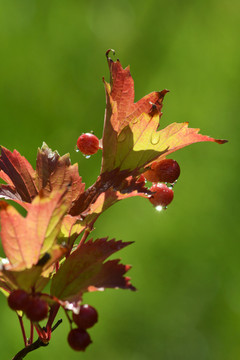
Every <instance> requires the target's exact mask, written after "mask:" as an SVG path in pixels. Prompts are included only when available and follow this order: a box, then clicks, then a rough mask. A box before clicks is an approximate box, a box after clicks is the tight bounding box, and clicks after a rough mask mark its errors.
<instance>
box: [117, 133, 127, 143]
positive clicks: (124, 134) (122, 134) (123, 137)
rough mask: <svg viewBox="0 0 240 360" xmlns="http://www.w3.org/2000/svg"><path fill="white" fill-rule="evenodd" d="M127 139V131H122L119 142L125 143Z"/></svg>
mask: <svg viewBox="0 0 240 360" xmlns="http://www.w3.org/2000/svg"><path fill="white" fill-rule="evenodd" d="M125 139H126V133H125V131H122V132H121V133H120V134H119V136H118V142H123V141H124V140H125Z"/></svg>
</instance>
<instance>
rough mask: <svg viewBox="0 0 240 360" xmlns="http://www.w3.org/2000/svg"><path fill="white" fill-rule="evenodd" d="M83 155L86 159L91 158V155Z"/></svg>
mask: <svg viewBox="0 0 240 360" xmlns="http://www.w3.org/2000/svg"><path fill="white" fill-rule="evenodd" d="M83 156H84V157H85V158H86V159H90V157H91V155H84V154H83Z"/></svg>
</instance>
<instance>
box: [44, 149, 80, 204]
mask: <svg viewBox="0 0 240 360" xmlns="http://www.w3.org/2000/svg"><path fill="white" fill-rule="evenodd" d="M37 177H38V188H39V189H44V193H45V194H46V195H47V194H49V193H50V192H52V191H53V190H59V189H62V188H64V187H67V186H68V187H69V191H68V194H67V197H68V198H69V199H70V200H71V202H74V201H76V199H78V198H79V196H80V195H81V194H82V193H83V191H84V186H85V185H84V184H83V183H82V178H81V177H80V176H79V173H78V164H74V165H71V161H70V156H69V154H65V155H64V156H60V155H59V154H58V152H57V151H52V150H51V149H50V148H49V147H48V146H47V145H46V144H45V143H43V146H42V148H41V149H38V155H37Z"/></svg>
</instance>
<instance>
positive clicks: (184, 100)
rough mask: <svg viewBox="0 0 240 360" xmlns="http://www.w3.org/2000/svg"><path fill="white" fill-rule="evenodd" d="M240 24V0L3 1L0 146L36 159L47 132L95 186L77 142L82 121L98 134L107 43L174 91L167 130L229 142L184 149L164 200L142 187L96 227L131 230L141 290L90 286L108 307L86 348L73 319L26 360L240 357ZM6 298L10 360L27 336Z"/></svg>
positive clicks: (92, 166)
mask: <svg viewBox="0 0 240 360" xmlns="http://www.w3.org/2000/svg"><path fill="white" fill-rule="evenodd" d="M239 24H240V3H239V1H237V0H201V1H200V0H196V1H192V0H191V1H190V0H169V1H163V0H160V1H157V0H148V1H146V0H129V1H127V0H123V1H113V0H111V1H110V0H103V1H101V2H100V1H97V0H88V1H77V0H68V1H63V0H52V1H49V0H15V1H14V0H0V46H1V56H0V92H1V93H0V118H1V127H0V143H1V144H2V145H4V146H6V147H8V148H9V149H11V150H13V149H14V148H16V149H17V150H18V151H20V152H21V154H22V155H25V156H26V157H27V158H28V160H29V161H30V162H31V163H32V164H33V165H34V164H35V158H36V151H37V147H38V146H41V144H42V142H43V141H45V142H46V143H47V144H48V145H49V146H50V147H51V148H53V149H57V150H58V151H59V152H60V154H62V155H63V154H64V153H66V152H70V154H71V159H72V162H73V163H74V162H78V163H79V169H80V174H81V175H82V177H83V180H84V181H85V182H86V183H87V185H88V186H89V185H91V184H92V183H93V182H94V180H95V179H96V177H97V175H98V173H99V168H100V161H101V159H100V156H101V154H97V155H96V156H95V157H91V159H89V160H86V159H85V158H84V157H82V156H81V155H80V154H79V153H76V152H75V151H74V146H75V143H76V140H77V138H78V136H79V135H80V134H81V133H82V132H88V131H90V130H94V132H95V134H96V135H97V136H99V137H101V133H102V127H103V117H104V109H105V94H104V88H103V83H102V76H104V77H105V78H106V79H107V80H108V79H109V74H108V67H107V63H106V59H105V51H106V50H107V49H108V48H113V49H115V50H116V53H117V57H119V58H120V60H121V62H122V64H123V66H127V65H128V64H130V65H131V73H132V76H133V78H134V80H135V87H136V100H138V99H140V98H141V97H142V96H144V95H145V94H147V93H149V92H151V91H153V90H162V89H164V88H167V89H170V91H171V92H170V93H169V94H168V95H167V96H166V98H165V100H164V108H163V113H164V115H163V117H162V126H163V127H164V126H165V125H167V124H169V123H171V122H175V121H177V122H183V121H189V122H190V126H191V127H199V128H201V133H203V134H207V135H210V136H213V137H216V138H226V139H228V140H229V143H228V144H225V145H222V146H219V145H217V144H213V143H202V144H195V145H193V146H191V147H187V148H185V149H183V150H181V151H179V152H178V153H176V155H175V154H174V156H173V158H174V159H176V160H177V161H178V162H179V163H180V165H181V171H182V173H181V176H180V179H179V181H178V183H177V185H176V187H175V199H174V202H173V203H172V204H171V205H170V206H169V208H168V210H167V211H165V212H162V213H157V212H156V211H155V210H154V208H153V207H152V206H151V204H150V203H149V202H148V201H146V200H145V199H141V198H133V199H129V200H126V201H123V202H121V203H119V204H117V205H116V206H114V207H113V208H112V209H110V210H109V211H107V212H106V213H105V214H103V215H102V217H101V218H100V219H99V220H98V222H97V223H96V225H97V228H96V230H95V234H94V236H95V237H97V236H107V235H108V236H110V237H116V238H117V239H122V240H125V241H135V244H133V245H131V246H130V247H129V248H127V249H125V250H123V251H122V252H121V254H119V256H121V258H122V260H123V262H124V263H130V264H132V265H133V269H132V270H131V272H130V276H131V277H132V282H133V284H134V285H135V286H136V287H137V288H138V292H136V293H132V292H130V291H122V290H107V291H105V292H104V293H91V294H88V295H87V296H86V297H85V301H86V302H89V303H90V304H91V305H93V306H95V307H96V308H97V309H98V311H99V317H100V319H99V323H98V324H97V325H96V326H95V327H94V328H93V329H92V330H90V333H91V336H92V339H93V344H92V345H91V346H90V347H89V348H88V349H87V351H86V353H84V354H81V353H76V352H74V351H73V350H71V349H70V348H69V346H68V345H67V342H66V336H67V332H68V324H67V321H66V320H65V318H64V324H63V325H62V326H60V327H59V328H58V330H57V331H56V332H55V333H54V334H53V338H52V342H51V344H50V345H49V346H48V348H42V349H40V350H37V351H36V352H34V353H32V354H30V355H28V357H27V358H29V359H36V360H38V359H39V360H40V359H78V358H84V359H95V358H96V357H97V358H98V359H104V360H108V359H109V360H110V359H116V360H122V359H129V360H147V359H164V360H193V359H194V360H225V359H227V360H236V359H238V358H239V357H240V261H239V259H240V243H239V226H238V221H239V213H238V177H239V156H238V152H239V96H240V91H239V90H240V89H239V84H240V56H239V55H240V50H239V35H240V26H239ZM34 166H35V165H34ZM0 305H1V336H0V353H1V359H11V357H12V356H13V355H14V354H15V353H16V352H17V351H18V350H20V348H21V347H22V345H23V344H22V338H21V334H20V329H19V327H18V321H17V318H16V316H15V314H14V312H12V311H11V310H9V309H8V307H7V305H6V300H5V298H4V297H3V296H2V295H1V296H0ZM62 315H63V314H62ZM63 316H64V315H63Z"/></svg>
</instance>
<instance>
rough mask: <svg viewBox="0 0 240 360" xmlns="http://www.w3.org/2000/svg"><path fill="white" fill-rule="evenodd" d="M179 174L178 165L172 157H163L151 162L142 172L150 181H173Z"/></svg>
mask: <svg viewBox="0 0 240 360" xmlns="http://www.w3.org/2000/svg"><path fill="white" fill-rule="evenodd" d="M179 175H180V166H179V165H178V163H177V161H175V160H173V159H164V160H161V161H155V162H153V163H152V165H151V168H150V169H149V170H147V171H146V172H145V173H144V176H145V178H146V179H147V180H148V181H151V182H168V183H174V181H176V180H177V179H178V177H179Z"/></svg>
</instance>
